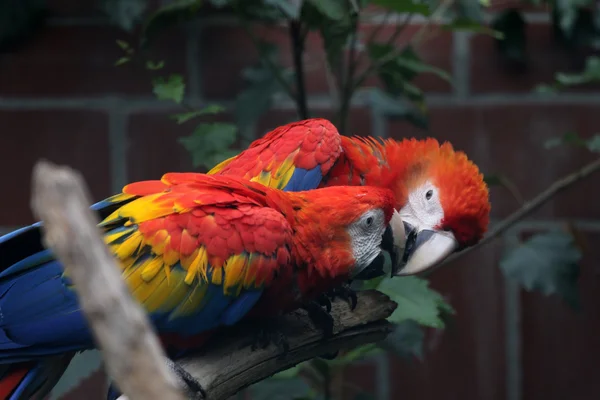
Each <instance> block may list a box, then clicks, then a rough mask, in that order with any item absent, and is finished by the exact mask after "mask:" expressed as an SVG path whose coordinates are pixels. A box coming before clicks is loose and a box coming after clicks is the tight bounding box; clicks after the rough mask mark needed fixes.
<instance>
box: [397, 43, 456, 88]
mask: <svg viewBox="0 0 600 400" xmlns="http://www.w3.org/2000/svg"><path fill="white" fill-rule="evenodd" d="M396 62H397V63H398V65H399V66H400V67H402V68H404V71H405V72H404V73H405V75H408V71H410V72H413V73H414V74H415V75H418V74H422V73H430V74H434V75H436V76H438V77H439V78H442V79H443V80H445V81H446V82H452V77H451V76H450V74H448V73H447V72H446V71H444V70H443V69H440V68H437V67H434V66H433V65H430V64H426V63H424V62H422V61H421V60H420V59H419V57H418V56H417V53H415V51H414V50H413V49H412V48H411V47H407V48H406V50H405V51H404V52H403V53H402V54H401V55H400V57H398V58H397V60H396Z"/></svg>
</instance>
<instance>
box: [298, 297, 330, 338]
mask: <svg viewBox="0 0 600 400" xmlns="http://www.w3.org/2000/svg"><path fill="white" fill-rule="evenodd" d="M302 308H303V309H304V310H306V311H307V312H308V316H309V317H310V319H311V321H312V322H313V323H314V324H315V326H317V328H320V329H321V330H322V331H323V334H324V335H325V337H329V336H331V335H333V323H334V321H333V317H332V316H331V314H329V312H328V311H326V310H324V309H323V307H321V305H320V304H319V303H318V302H316V301H313V302H310V303H307V304H305V305H304V306H303V307H302Z"/></svg>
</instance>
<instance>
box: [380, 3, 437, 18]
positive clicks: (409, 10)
mask: <svg viewBox="0 0 600 400" xmlns="http://www.w3.org/2000/svg"><path fill="white" fill-rule="evenodd" d="M372 3H373V4H374V5H377V6H380V7H385V8H387V9H389V10H391V11H394V12H397V13H399V14H419V15H423V16H426V17H427V16H429V15H430V14H431V10H430V8H429V4H427V3H420V2H414V1H410V0H373V1H372Z"/></svg>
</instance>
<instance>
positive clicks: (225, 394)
mask: <svg viewBox="0 0 600 400" xmlns="http://www.w3.org/2000/svg"><path fill="white" fill-rule="evenodd" d="M396 306H397V304H396V303H395V302H393V301H392V300H390V298H389V297H388V296H386V295H385V294H383V293H381V292H378V291H375V290H366V291H361V292H359V293H358V304H357V306H356V308H355V309H354V311H350V308H349V307H348V304H347V303H346V302H345V301H343V300H336V301H335V302H333V303H332V309H331V315H332V316H333V318H334V320H335V325H334V329H333V335H332V336H331V337H329V338H327V339H323V334H322V332H321V330H320V329H318V328H316V327H315V326H314V325H313V324H312V322H311V320H310V319H309V318H308V315H307V314H306V312H305V311H302V310H299V311H295V312H293V313H291V314H288V315H284V316H282V317H280V318H278V319H276V320H275V322H276V323H277V326H278V327H279V328H280V329H281V331H282V333H284V334H285V335H286V337H287V339H288V343H289V346H290V348H289V352H288V353H287V355H286V356H285V357H284V358H282V357H281V354H280V350H279V349H278V348H277V347H275V346H269V347H267V348H266V349H263V350H255V351H252V350H251V348H250V340H251V339H252V338H253V337H254V335H256V333H257V332H258V329H260V326H258V325H256V324H255V325H252V324H251V323H245V324H241V325H238V326H235V327H234V328H233V329H231V331H228V332H226V333H225V334H224V335H222V336H220V337H219V338H218V339H215V340H214V341H211V342H210V344H209V345H208V346H206V350H203V351H201V352H198V353H196V354H193V355H190V356H189V357H186V358H184V359H181V360H177V363H178V364H179V365H180V366H182V367H183V368H184V369H186V370H187V371H188V372H189V373H190V374H191V375H192V376H193V377H194V378H195V379H197V380H198V381H199V382H200V383H201V384H202V386H203V387H204V388H205V389H206V392H207V400H225V399H227V398H229V397H230V396H231V395H233V394H235V393H237V392H239V391H240V390H241V389H243V388H245V387H247V386H249V385H251V384H253V383H256V382H258V381H261V380H263V379H265V378H267V377H269V376H271V375H273V374H274V373H276V372H279V371H281V370H284V369H287V368H290V367H292V366H294V365H296V364H298V363H301V362H303V361H306V360H309V359H311V358H313V357H317V356H320V355H323V354H330V353H334V352H336V351H338V350H340V349H346V348H353V347H356V346H359V345H363V344H367V343H373V342H378V341H380V340H383V339H385V337H386V336H387V335H388V333H389V332H391V330H392V325H391V324H390V323H389V322H387V321H385V319H386V318H387V317H389V316H390V315H391V314H392V313H393V312H394V310H395V309H396Z"/></svg>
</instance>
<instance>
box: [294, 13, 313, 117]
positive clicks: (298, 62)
mask: <svg viewBox="0 0 600 400" xmlns="http://www.w3.org/2000/svg"><path fill="white" fill-rule="evenodd" d="M290 39H291V41H292V52H293V55H294V72H295V75H296V97H295V100H296V104H297V107H298V115H299V116H300V119H307V118H309V114H308V105H307V103H306V84H305V83H304V60H303V56H304V38H303V35H302V24H301V22H300V21H294V20H292V21H290Z"/></svg>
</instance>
